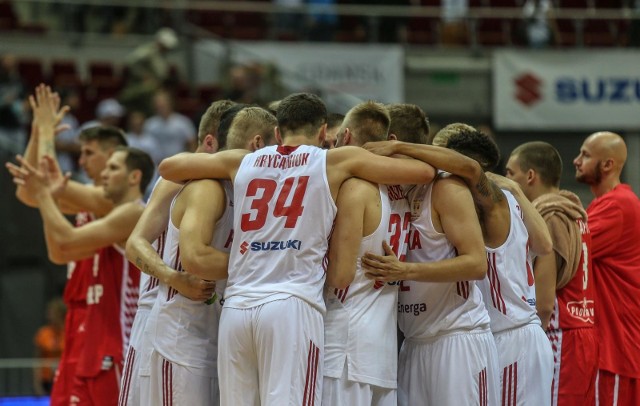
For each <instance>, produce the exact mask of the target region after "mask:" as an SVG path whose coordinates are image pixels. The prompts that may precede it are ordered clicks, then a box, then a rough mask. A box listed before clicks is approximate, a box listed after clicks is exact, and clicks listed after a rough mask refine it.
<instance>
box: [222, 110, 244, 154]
mask: <svg viewBox="0 0 640 406" xmlns="http://www.w3.org/2000/svg"><path fill="white" fill-rule="evenodd" d="M246 107H248V106H247V105H246V104H242V103H237V104H235V105H233V106H231V107H229V108H228V109H227V110H226V111H225V112H224V113H222V115H221V116H220V124H219V125H218V136H217V138H218V149H226V148H227V138H228V136H229V129H230V128H231V123H233V119H234V118H235V117H236V115H237V114H238V113H239V112H240V111H241V110H243V109H245V108H246Z"/></svg>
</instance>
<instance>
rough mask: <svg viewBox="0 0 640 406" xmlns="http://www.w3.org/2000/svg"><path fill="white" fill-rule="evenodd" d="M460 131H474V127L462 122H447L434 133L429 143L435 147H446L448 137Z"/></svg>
mask: <svg viewBox="0 0 640 406" xmlns="http://www.w3.org/2000/svg"><path fill="white" fill-rule="evenodd" d="M460 131H475V128H473V127H471V126H470V125H468V124H464V123H453V124H449V125H447V126H445V127H443V128H442V129H441V130H440V131H438V132H437V133H436V135H435V137H433V141H432V142H431V144H432V145H435V146H436V147H446V146H447V142H449V138H451V136H452V135H455V134H458V133H459V132H460Z"/></svg>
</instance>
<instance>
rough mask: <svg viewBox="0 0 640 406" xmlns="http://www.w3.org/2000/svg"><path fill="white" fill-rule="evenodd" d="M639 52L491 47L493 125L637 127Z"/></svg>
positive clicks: (639, 121) (639, 117) (639, 112)
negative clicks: (492, 52) (497, 49)
mask: <svg viewBox="0 0 640 406" xmlns="http://www.w3.org/2000/svg"><path fill="white" fill-rule="evenodd" d="M639 67H640V52H637V51H632V50H629V51H624V50H623V51H620V50H597V51H596V50H588V51H586V50H572V51H569V50H566V51H541V52H535V51H528V52H527V51H509V50H504V51H495V53H494V59H493V86H492V87H493V107H494V121H495V125H496V127H497V128H498V129H522V130H526V129H536V130H537V129H540V130H563V129H565V130H605V129H611V130H637V129H640V69H639Z"/></svg>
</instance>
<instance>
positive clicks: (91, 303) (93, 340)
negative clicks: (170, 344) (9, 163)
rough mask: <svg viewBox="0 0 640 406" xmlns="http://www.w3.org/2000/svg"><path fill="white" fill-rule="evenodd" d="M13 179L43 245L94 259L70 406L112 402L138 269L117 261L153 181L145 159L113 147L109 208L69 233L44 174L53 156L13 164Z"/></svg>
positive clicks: (107, 178) (106, 175) (106, 185)
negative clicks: (18, 168)
mask: <svg viewBox="0 0 640 406" xmlns="http://www.w3.org/2000/svg"><path fill="white" fill-rule="evenodd" d="M19 161H20V163H21V164H22V168H23V169H22V170H23V171H26V172H27V176H23V175H22V172H19V173H18V175H17V177H15V178H14V181H15V182H16V183H18V184H21V185H23V186H24V187H25V188H26V190H27V192H28V193H29V194H30V195H31V196H33V197H34V198H35V200H36V202H37V205H38V208H39V209H40V214H41V216H42V219H43V223H44V228H45V230H46V233H47V234H48V235H49V239H50V242H49V244H55V245H56V250H57V251H58V252H60V253H61V254H62V255H64V256H65V257H67V258H69V259H81V258H86V257H92V258H93V266H92V268H91V271H90V272H89V286H88V289H87V292H86V302H87V310H86V317H85V321H84V323H83V324H82V325H81V327H80V330H84V334H86V336H85V339H84V348H83V349H82V352H81V354H80V356H79V359H78V365H77V368H76V378H75V381H74V383H73V388H72V390H71V396H70V403H71V404H74V405H75V404H78V405H94V404H117V401H118V393H119V384H120V373H121V369H122V363H123V354H124V351H125V349H126V346H127V341H128V337H129V332H130V329H131V324H132V322H133V317H134V315H135V311H136V302H137V298H138V284H139V280H140V272H139V270H138V269H137V268H136V267H135V266H133V265H132V264H130V263H129V262H128V261H127V260H126V259H125V257H124V255H123V254H124V248H123V247H124V244H125V243H126V240H127V238H128V236H129V234H130V233H131V230H132V229H133V227H134V226H135V224H136V222H137V221H138V218H139V217H140V214H141V213H142V209H143V206H142V194H143V192H144V190H145V188H146V187H147V185H148V183H149V181H150V180H151V177H152V176H153V169H154V168H153V162H152V161H151V158H150V157H149V155H148V154H146V153H144V152H142V151H140V150H137V149H135V148H126V147H120V148H118V149H116V151H115V152H114V153H113V154H112V155H111V157H110V158H109V160H108V161H107V163H106V168H105V169H104V171H103V172H102V184H103V189H104V196H105V197H106V198H107V199H109V200H111V201H112V202H113V205H114V208H113V210H111V211H110V212H109V214H107V215H106V216H104V217H102V218H100V219H96V220H94V221H92V222H91V223H89V224H86V225H84V226H81V227H76V228H74V227H73V226H72V225H71V224H70V223H69V222H68V221H67V220H66V219H65V218H64V216H63V214H62V212H61V211H60V209H59V208H58V206H57V205H56V203H55V201H54V198H53V195H52V188H51V182H50V179H49V177H48V176H47V174H48V172H49V170H48V167H49V166H50V165H53V162H52V158H47V157H45V158H44V159H43V160H42V161H41V162H40V168H39V169H38V170H37V169H36V168H34V167H32V166H31V165H30V164H29V163H28V162H26V161H25V160H23V159H19Z"/></svg>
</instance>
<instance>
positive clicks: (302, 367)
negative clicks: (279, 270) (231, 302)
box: [220, 296, 324, 406]
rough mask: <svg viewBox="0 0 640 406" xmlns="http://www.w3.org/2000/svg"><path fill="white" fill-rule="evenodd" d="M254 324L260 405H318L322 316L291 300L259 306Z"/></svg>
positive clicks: (294, 299)
mask: <svg viewBox="0 0 640 406" xmlns="http://www.w3.org/2000/svg"><path fill="white" fill-rule="evenodd" d="M285 315H286V316H285ZM254 322H255V324H254V325H255V329H254V335H255V347H256V351H257V355H258V365H259V380H260V401H261V404H262V405H263V406H270V405H274V406H277V405H282V404H285V403H286V404H296V405H306V404H310V405H311V404H316V405H319V404H320V402H321V394H322V367H323V364H322V359H323V352H324V351H323V349H324V324H323V321H322V314H321V313H320V312H319V311H318V310H316V309H315V308H314V307H312V306H311V305H310V304H308V303H307V302H305V301H303V300H301V299H298V298H296V297H293V296H292V297H289V298H287V299H284V300H276V301H273V302H269V303H266V304H264V305H262V306H259V311H258V312H257V313H256V314H255V319H254ZM220 331H222V327H220ZM221 385H222V383H221Z"/></svg>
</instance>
